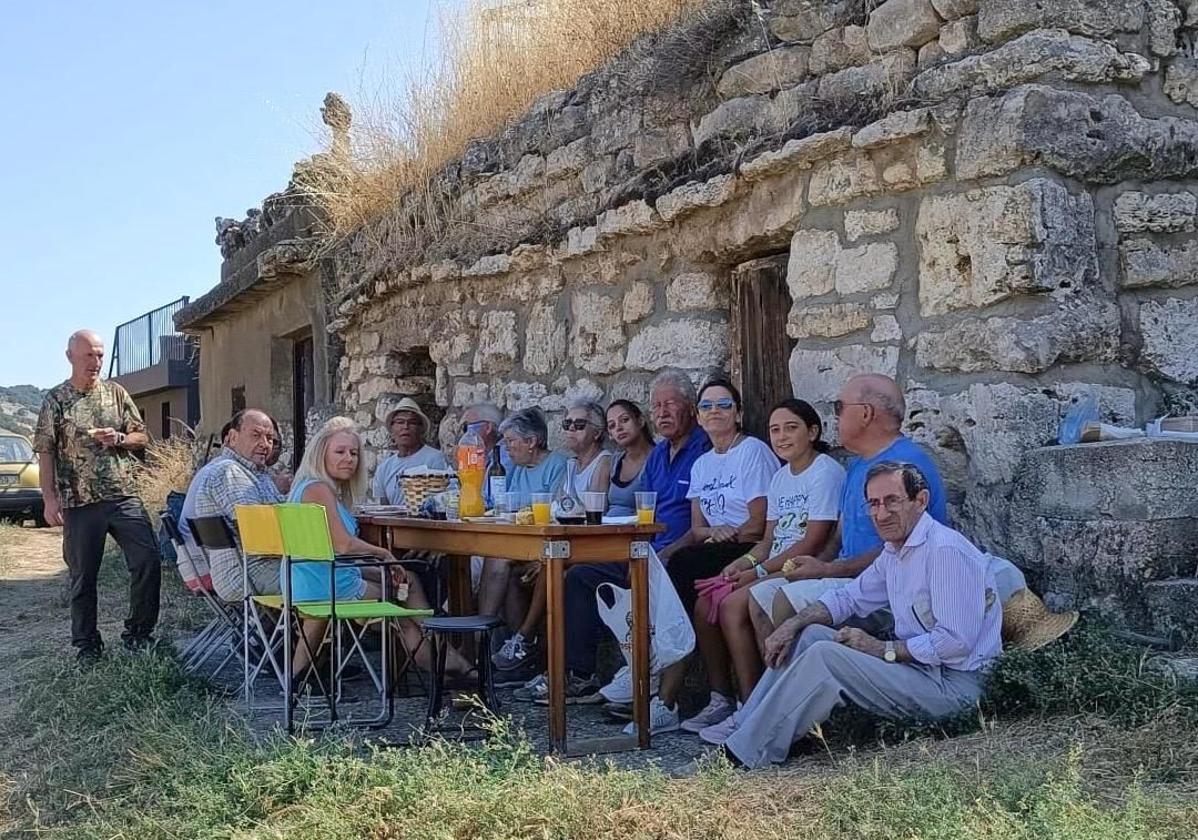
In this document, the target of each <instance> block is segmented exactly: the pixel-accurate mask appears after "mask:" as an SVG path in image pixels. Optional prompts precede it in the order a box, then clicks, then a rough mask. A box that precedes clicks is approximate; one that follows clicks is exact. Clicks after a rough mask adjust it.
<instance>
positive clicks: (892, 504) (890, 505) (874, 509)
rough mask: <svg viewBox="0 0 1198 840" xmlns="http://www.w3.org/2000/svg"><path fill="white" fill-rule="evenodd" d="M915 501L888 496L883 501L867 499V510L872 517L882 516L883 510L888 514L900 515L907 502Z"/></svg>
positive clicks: (902, 497)
mask: <svg viewBox="0 0 1198 840" xmlns="http://www.w3.org/2000/svg"><path fill="white" fill-rule="evenodd" d="M910 501H914V500H913V499H908V498H907V497H906V496H886V497H885V498H883V499H867V500H866V501H865V509H866V511H867V512H868V513H869V515H870V516H880V515H881V513H882V511H883V509H884V510H885V511H886V512H887V513H898V512H899V511H900V510H902V509H903V505H905V504H906V503H907V502H910Z"/></svg>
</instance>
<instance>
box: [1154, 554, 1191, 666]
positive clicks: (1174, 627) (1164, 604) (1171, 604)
mask: <svg viewBox="0 0 1198 840" xmlns="http://www.w3.org/2000/svg"><path fill="white" fill-rule="evenodd" d="M1144 602H1145V604H1146V605H1147V607H1148V614H1149V616H1151V620H1152V628H1153V630H1155V631H1156V632H1157V633H1159V634H1161V635H1162V636H1164V637H1166V638H1168V637H1171V636H1173V635H1175V634H1176V635H1178V636H1180V637H1181V638H1182V639H1183V640H1185V641H1188V642H1198V580H1195V579H1194V578H1192V577H1190V578H1179V579H1177V580H1157V581H1153V582H1151V583H1148V584H1146V585H1145V586H1144ZM1193 673H1194V678H1198V668H1196V669H1194V671H1193ZM1194 678H1192V679H1194Z"/></svg>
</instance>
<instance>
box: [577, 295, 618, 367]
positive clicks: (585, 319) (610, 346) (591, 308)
mask: <svg viewBox="0 0 1198 840" xmlns="http://www.w3.org/2000/svg"><path fill="white" fill-rule="evenodd" d="M571 312H572V314H573V319H572V320H573V324H574V326H573V331H572V333H571V336H570V352H571V357H572V360H573V362H574V366H575V367H577V368H578V369H579V370H585V371H586V372H588V373H615V372H616V371H619V370H621V369H623V367H624V317H623V303H622V301H621V300H617V299H615V298H612V297H609V296H608V295H605V294H602V293H600V292H592V291H576V292H575V293H574V298H573V300H572V303H571Z"/></svg>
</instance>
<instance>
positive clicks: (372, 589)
mask: <svg viewBox="0 0 1198 840" xmlns="http://www.w3.org/2000/svg"><path fill="white" fill-rule="evenodd" d="M361 450H362V438H361V435H360V434H359V433H358V428H357V426H356V425H355V424H354V422H353V421H352V420H350V419H349V418H346V417H334V418H332V419H331V420H329V421H328V422H327V423H325V425H324V426H323V427H322V428H321V429H320V431H318V432H317V433H316V435H315V436H314V437H313V438H312V440H311V442H310V443H309V444H308V448H307V449H306V450H304V457H303V460H302V461H301V462H300V467H299V470H297V471H296V474H295V481H294V483H293V485H292V488H291V494H290V495H289V496H288V498H287V501H289V502H305V503H309V504H318V505H321V506H323V507H324V508H325V510H326V512H327V514H328V522H329V536H330V537H331V539H332V543H333V551H334V553H336V554H338V555H343V554H365V555H369V556H371V557H377V558H378V559H380V560H393V559H394V557H393V556H392V554H391V552H390V551H388V550H387V549H385V548H383V547H381V546H377V545H371V544H370V543H368V542H366V541H365V540H363V539H361V538H359V536H358V521H357V520H356V519H355V518H354V516H353V514H352V513H351V512H350V511H351V508H352V507H353V506H354V505H355V504H357V503H359V502H361V501H363V500H364V499H365V498H366V470H365V469H363V467H362V458H361ZM334 514H335V515H334ZM279 574H280V577H281V576H282V566H281V565H280V568H279ZM280 583H282V581H281V580H280ZM404 583H406V584H407V585H408V597H407V599H406V600H405V601H404V602H403V603H404V605H405V606H407V607H411V608H412V609H427V608H428V606H429V602H428V598H427V597H426V596H425V594H424V588H423V587H422V586H421V584H420V579H419V578H417V577H416V576H415V575H408V574H407V572H406V571H405V570H404V569H402V568H401V567H399V566H392V567H391V584H392V586H398V585H400V584H404ZM334 585H335V587H336V591H337V600H338V601H360V600H367V601H377V600H379V599H381V598H382V594H383V590H382V577H381V570H380V569H379V567H377V566H367V567H364V568H361V569H357V568H353V567H341V568H338V569H337V570H336V573H335V577H334ZM291 592H292V600H294V601H297V602H299V601H327V600H329V597H330V594H331V593H330V591H329V567H328V565H327V564H325V563H295V562H293V563H292V564H291ZM327 623H328V622H325V621H314V620H311V619H305V620H304V622H303V633H304V636H305V638H306V639H307V640H308V646H307V647H305V646H304V645H297V646H296V650H295V657H294V659H293V661H292V666H293V673H295V674H300V673H301V672H302V670H303V668H305V667H306V666H307V665H308V659H309V657H308V647H310V648H311V649H313V650H315V649H316V648H317V645H319V644H320V641H321V640H322V639H323V638H324V634H325V625H326V624H327ZM399 626H400V631H401V632H402V633H403V634H404V637H405V641H406V642H407V645H408V649H409V650H417V654H416V661H417V663H418V664H419V665H420V666H421V667H423V668H428V666H429V654H428V651H427V650H425V646H422V645H420V636H421V634H420V628H419V627H418V626H417V625H416V624H415V623H414V621H412V620H404V621H402V622H401V623H400V625H399ZM471 667H472V666H471V665H470V663H469V662H467V661H466V660H465V659H463V658H462V657H461V656H460V655H459V654H458V653H457V651H455V650H453V649H450V651H449V655H448V658H447V660H446V668H447V669H448V670H449V672H450V673H453V674H465V673H467V672H469V671H470V670H471Z"/></svg>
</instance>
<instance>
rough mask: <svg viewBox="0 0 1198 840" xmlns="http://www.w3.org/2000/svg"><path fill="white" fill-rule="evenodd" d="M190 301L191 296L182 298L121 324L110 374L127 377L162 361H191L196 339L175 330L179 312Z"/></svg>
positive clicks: (109, 370) (115, 341)
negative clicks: (193, 341) (176, 317)
mask: <svg viewBox="0 0 1198 840" xmlns="http://www.w3.org/2000/svg"><path fill="white" fill-rule="evenodd" d="M187 302H188V298H187V297H181V298H179V299H178V300H176V301H173V302H171V303H168V304H166V306H160V307H158V308H157V309H154V310H152V311H150V312H147V313H146V314H144V315H140V316H138V317H136V318H134V319H133V320H132V321H126V322H125V323H123V324H121V325H120V326H119V327H117V328H116V339H115V340H114V341H113V344H112V360H111V361H110V362H109V363H108V375H109V376H110V377H112V376H124V375H125V374H128V373H133V372H134V371H138V370H144V369H146V368H148V367H153V366H154V365H156V364H158V363H159V362H162V361H176V362H182V361H186V360H188V359H189V358H190V356H191V354H192V353H193V352H194V346H193V343H192V340H191V339H189V338H188V337H187V336H185V335H183V334H181V333H178V332H176V331H175V313H176V312H178V311H179V310H180V309H182V308H183V307H184V306H186V305H187Z"/></svg>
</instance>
